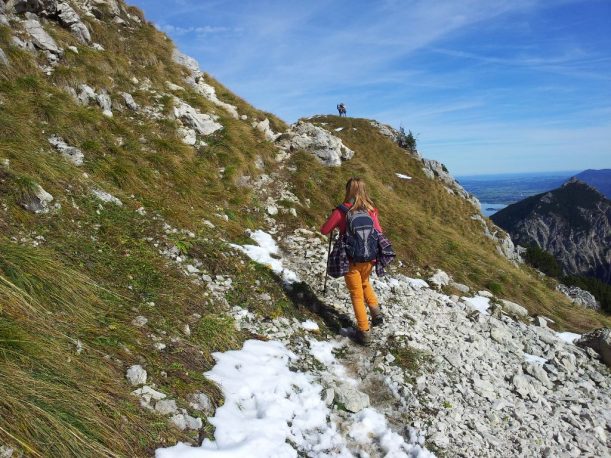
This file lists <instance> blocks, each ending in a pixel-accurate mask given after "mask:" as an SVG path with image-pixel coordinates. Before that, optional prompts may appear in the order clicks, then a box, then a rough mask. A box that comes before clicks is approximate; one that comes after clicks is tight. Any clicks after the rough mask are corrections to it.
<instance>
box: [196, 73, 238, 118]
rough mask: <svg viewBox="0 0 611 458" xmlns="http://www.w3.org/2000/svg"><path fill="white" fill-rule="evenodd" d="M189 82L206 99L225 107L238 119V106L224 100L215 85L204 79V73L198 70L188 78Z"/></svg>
mask: <svg viewBox="0 0 611 458" xmlns="http://www.w3.org/2000/svg"><path fill="white" fill-rule="evenodd" d="M187 82H188V83H189V84H190V85H191V86H192V87H193V88H194V89H195V90H196V91H197V92H198V93H199V94H201V95H203V96H204V97H205V98H206V99H208V100H210V101H211V102H212V103H214V104H215V105H216V106H218V107H221V108H223V109H224V110H225V111H227V112H228V113H229V114H230V115H231V117H233V118H234V119H238V118H239V115H238V108H237V107H236V106H234V105H231V104H230V103H227V102H223V101H222V100H220V99H219V98H218V96H217V95H216V89H215V88H214V86H212V85H210V84H207V83H206V82H205V80H204V75H203V74H202V73H200V72H196V74H195V76H191V77H189V78H187Z"/></svg>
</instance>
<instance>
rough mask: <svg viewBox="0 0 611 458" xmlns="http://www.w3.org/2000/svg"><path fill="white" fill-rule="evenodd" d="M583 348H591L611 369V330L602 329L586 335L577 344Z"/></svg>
mask: <svg viewBox="0 0 611 458" xmlns="http://www.w3.org/2000/svg"><path fill="white" fill-rule="evenodd" d="M575 344H576V345H578V346H580V347H583V348H591V349H592V350H594V351H595V352H596V353H598V354H599V355H600V357H601V359H602V360H603V362H604V363H605V364H606V365H607V366H609V367H611V329H609V328H601V329H595V330H594V331H590V332H588V333H587V334H584V335H583V336H581V338H579V340H577V341H576V342H575Z"/></svg>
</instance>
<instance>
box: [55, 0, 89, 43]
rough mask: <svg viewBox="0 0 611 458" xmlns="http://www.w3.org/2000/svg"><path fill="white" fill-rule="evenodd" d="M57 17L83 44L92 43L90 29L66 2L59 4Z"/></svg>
mask: <svg viewBox="0 0 611 458" xmlns="http://www.w3.org/2000/svg"><path fill="white" fill-rule="evenodd" d="M56 15H57V18H58V19H59V22H60V24H61V25H63V26H64V27H66V28H68V29H70V31H71V32H72V33H73V34H74V36H76V37H77V38H78V39H79V40H80V41H81V42H83V43H91V34H90V33H89V29H88V28H87V26H86V25H85V24H83V22H82V21H81V18H80V17H79V15H78V14H77V12H76V11H74V9H73V8H72V7H71V6H70V5H68V3H66V2H61V3H58V5H57V8H56Z"/></svg>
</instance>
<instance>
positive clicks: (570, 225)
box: [491, 179, 611, 283]
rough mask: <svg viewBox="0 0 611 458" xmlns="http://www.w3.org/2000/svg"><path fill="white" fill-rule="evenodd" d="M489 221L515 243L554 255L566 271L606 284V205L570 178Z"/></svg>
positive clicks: (609, 236)
mask: <svg viewBox="0 0 611 458" xmlns="http://www.w3.org/2000/svg"><path fill="white" fill-rule="evenodd" d="M491 219H492V220H493V221H494V222H495V223H496V224H498V225H499V226H500V227H502V228H503V229H505V230H506V231H507V232H509V234H510V235H511V237H512V239H513V240H514V242H516V243H519V244H520V245H524V246H527V245H530V244H535V245H538V246H539V247H541V248H542V249H544V250H545V251H547V252H548V253H551V254H552V255H554V257H556V259H558V261H559V262H560V264H561V265H562V267H563V270H564V272H565V273H567V274H578V275H590V276H595V277H597V278H599V279H600V280H602V281H604V282H607V283H609V282H611V250H609V247H610V246H611V201H609V200H608V199H606V198H605V197H604V196H603V195H602V194H601V193H600V192H598V191H597V190H595V189H594V188H592V187H590V186H589V185H587V184H585V183H583V182H581V181H578V180H574V179H573V180H570V181H568V182H567V183H565V184H564V185H563V186H562V187H560V188H558V189H555V190H553V191H549V192H546V193H542V194H538V195H536V196H532V197H529V198H527V199H524V200H522V201H520V202H517V203H515V204H512V205H510V206H508V207H506V208H504V209H503V210H501V211H499V212H498V213H495V214H494V215H493V216H492V217H491Z"/></svg>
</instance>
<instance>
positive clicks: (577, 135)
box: [132, 0, 611, 175]
mask: <svg viewBox="0 0 611 458" xmlns="http://www.w3.org/2000/svg"><path fill="white" fill-rule="evenodd" d="M132 3H134V4H135V5H136V6H138V7H140V8H141V9H143V10H144V12H145V14H146V16H147V18H148V19H150V20H152V21H154V22H155V24H157V27H158V28H160V29H161V30H163V31H165V32H166V33H167V34H168V35H169V36H170V37H171V38H172V39H173V40H174V41H175V42H176V43H177V45H178V47H179V48H180V49H181V50H182V51H184V52H185V53H187V54H189V55H191V56H193V57H195V58H196V59H197V60H198V61H199V62H200V65H201V67H202V69H203V70H204V71H207V72H209V73H210V74H212V75H213V76H215V77H216V78H218V79H219V81H220V82H222V83H223V84H225V85H226V86H227V87H228V88H229V89H231V90H232V91H234V92H236V93H237V94H238V95H240V96H242V97H244V98H245V99H246V100H248V101H249V102H250V103H252V104H253V105H255V106H256V107H258V108H260V109H263V110H266V111H269V112H273V113H275V114H277V115H279V116H280V117H282V118H283V119H285V120H286V121H288V122H294V121H296V120H297V119H298V118H300V117H305V116H309V115H313V114H318V113H335V106H336V104H337V103H338V102H340V101H343V102H345V103H346V105H347V107H348V116H354V117H365V118H372V119H377V120H379V121H381V122H384V123H388V124H391V125H393V126H394V127H399V126H403V127H405V128H406V129H409V130H412V132H414V133H415V134H416V135H417V138H418V147H419V150H420V151H421V152H422V153H423V155H425V156H426V157H430V158H434V159H437V160H440V161H442V162H444V163H445V164H446V165H447V166H448V168H449V169H450V171H451V172H452V173H453V174H455V175H476V174H494V173H519V172H538V171H545V172H549V171H566V170H585V169H588V168H592V169H600V168H609V167H611V27H609V26H608V24H609V21H610V19H611V2H609V1H605V0H558V1H554V2H548V1H544V0H513V1H508V0H468V1H465V2H455V1H452V0H436V1H434V2H427V1H423V0H418V1H398V0H382V1H379V2H375V3H374V2H367V1H365V0H358V1H348V0H340V1H322V0H315V1H312V2H283V1H279V0H260V1H256V2H255V1H235V0H210V1H199V0H135V1H133V2H132Z"/></svg>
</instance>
